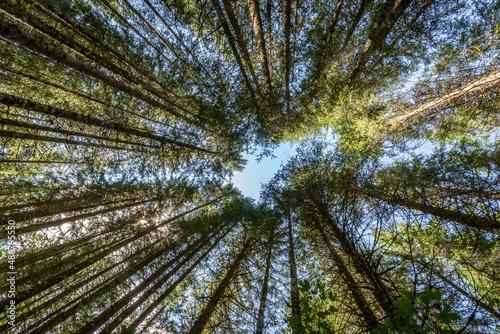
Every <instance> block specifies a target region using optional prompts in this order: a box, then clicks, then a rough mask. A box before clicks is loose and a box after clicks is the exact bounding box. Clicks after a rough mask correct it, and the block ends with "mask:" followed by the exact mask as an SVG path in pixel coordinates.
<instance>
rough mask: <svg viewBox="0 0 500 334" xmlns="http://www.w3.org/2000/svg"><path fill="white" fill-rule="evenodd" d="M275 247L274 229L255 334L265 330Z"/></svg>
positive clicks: (270, 238)
mask: <svg viewBox="0 0 500 334" xmlns="http://www.w3.org/2000/svg"><path fill="white" fill-rule="evenodd" d="M273 245H274V229H273V230H272V231H271V234H270V235H269V241H268V247H267V255H266V269H265V272H264V282H263V283H262V292H261V294H260V304H259V314H258V315H257V329H256V330H255V334H262V331H263V330H264V311H265V309H266V302H267V292H268V290H269V276H270V270H271V255H272V250H273Z"/></svg>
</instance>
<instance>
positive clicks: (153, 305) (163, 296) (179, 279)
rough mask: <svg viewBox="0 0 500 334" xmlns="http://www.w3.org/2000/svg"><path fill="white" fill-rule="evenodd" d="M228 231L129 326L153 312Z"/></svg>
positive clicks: (229, 229)
mask: <svg viewBox="0 0 500 334" xmlns="http://www.w3.org/2000/svg"><path fill="white" fill-rule="evenodd" d="M230 231H231V228H228V229H227V231H226V232H224V233H222V234H221V235H220V236H219V237H218V238H217V239H216V240H215V241H214V242H213V243H212V245H211V246H210V247H209V248H208V249H207V250H206V251H205V252H204V253H203V254H202V255H201V256H199V257H198V259H197V260H196V261H195V262H193V264H191V266H190V267H189V268H188V269H186V271H184V273H182V275H180V276H179V277H178V278H177V279H176V280H175V281H174V282H173V283H172V284H171V285H170V286H169V287H168V288H167V289H166V290H165V291H164V292H163V293H162V294H161V295H160V296H158V298H156V299H155V301H154V302H152V303H151V304H150V305H149V306H148V307H147V308H146V309H145V310H144V311H142V313H141V314H140V315H139V316H138V317H137V318H136V319H135V320H134V322H132V325H131V326H132V327H133V328H136V329H137V327H138V326H139V325H140V324H141V323H142V322H143V321H144V319H145V318H146V317H147V316H148V315H149V314H151V312H153V310H154V309H155V308H156V307H158V305H160V304H161V303H162V302H163V301H164V300H165V299H166V298H167V297H168V296H169V295H170V293H172V291H174V290H175V288H176V287H177V285H179V284H180V283H182V281H184V279H185V278H186V277H187V276H188V275H189V274H190V273H191V272H192V271H193V269H194V268H196V267H197V266H198V265H199V264H200V263H201V261H202V260H203V259H204V258H205V257H206V256H207V255H208V254H210V252H211V251H212V250H213V249H214V248H215V246H217V244H218V243H219V241H221V240H222V239H223V238H224V237H225V236H226V235H227V233H229V232H230ZM162 309H163V307H162ZM154 318H155V317H152V319H151V320H153V319H154ZM146 327H148V326H146Z"/></svg>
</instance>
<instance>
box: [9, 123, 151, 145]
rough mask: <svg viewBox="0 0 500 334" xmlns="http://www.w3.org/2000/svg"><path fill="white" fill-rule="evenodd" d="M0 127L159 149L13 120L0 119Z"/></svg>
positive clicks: (107, 137)
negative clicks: (8, 126)
mask: <svg viewBox="0 0 500 334" xmlns="http://www.w3.org/2000/svg"><path fill="white" fill-rule="evenodd" d="M0 125H10V126H15V127H18V128H24V129H34V130H37V131H47V132H54V133H59V134H62V135H65V136H78V137H83V138H90V139H96V140H102V141H108V142H114V143H120V144H125V145H131V146H139V147H145V148H148V149H158V148H159V147H154V146H151V145H147V144H143V143H138V142H131V141H126V140H121V139H114V138H111V137H110V136H106V137H104V136H97V135H92V134H90V133H88V132H79V131H72V130H64V129H58V128H55V127H50V126H44V125H39V124H31V123H27V122H21V121H17V120H13V119H6V118H0ZM96 145H100V144H96ZM98 147H99V146H98ZM124 149H125V150H126V148H124Z"/></svg>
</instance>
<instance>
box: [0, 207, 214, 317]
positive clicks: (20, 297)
mask: <svg viewBox="0 0 500 334" xmlns="http://www.w3.org/2000/svg"><path fill="white" fill-rule="evenodd" d="M215 201H216V200H212V201H210V202H207V203H205V204H203V205H200V206H198V207H196V208H193V209H191V210H188V211H186V212H184V213H181V214H179V215H177V216H175V217H172V218H170V219H167V220H164V221H163V222H161V223H160V224H158V225H154V226H149V227H147V228H145V229H144V230H142V231H140V232H137V233H136V234H135V235H133V236H131V237H128V238H126V239H124V240H122V241H121V242H119V243H117V244H116V245H114V246H113V247H110V248H108V249H106V250H105V251H103V252H101V253H99V254H97V255H94V256H92V257H90V258H88V259H87V260H85V261H82V262H81V263H79V264H77V265H75V266H73V267H71V268H68V269H66V270H64V271H63V272H61V273H59V274H58V275H57V276H54V277H52V278H50V279H48V280H46V281H43V282H40V283H39V284H37V285H36V286H34V287H32V288H29V289H27V290H25V291H22V292H19V293H18V294H17V295H16V303H17V304H19V303H21V302H23V301H25V300H27V299H29V298H31V297H33V296H35V295H37V294H39V293H40V292H42V291H44V290H46V289H48V288H50V287H52V286H54V285H56V284H58V283H60V282H62V281H64V280H65V279H66V278H68V277H70V276H72V275H74V274H76V273H78V272H80V271H81V270H83V269H85V268H87V267H88V266H90V265H92V264H93V263H95V262H97V261H99V260H101V259H103V258H104V257H106V256H107V255H109V254H111V253H113V252H115V251H117V250H119V249H120V248H122V247H124V246H126V245H128V244H130V243H131V242H133V241H136V240H138V239H139V238H141V237H143V236H145V235H147V234H149V233H151V232H153V231H155V230H157V229H158V228H160V227H162V226H165V225H167V224H169V223H171V222H173V221H176V220H177V219H179V218H182V217H184V216H186V215H188V214H190V213H192V212H195V211H197V210H200V209H202V208H204V207H206V206H208V205H210V204H212V203H213V202H215ZM8 303H9V300H7V299H5V300H2V301H1V302H0V310H4V309H5V307H6V306H7V305H8Z"/></svg>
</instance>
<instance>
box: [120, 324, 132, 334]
mask: <svg viewBox="0 0 500 334" xmlns="http://www.w3.org/2000/svg"><path fill="white" fill-rule="evenodd" d="M120 334H135V328H134V327H132V326H127V325H122V329H121V331H120Z"/></svg>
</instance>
